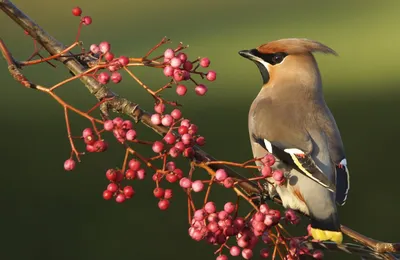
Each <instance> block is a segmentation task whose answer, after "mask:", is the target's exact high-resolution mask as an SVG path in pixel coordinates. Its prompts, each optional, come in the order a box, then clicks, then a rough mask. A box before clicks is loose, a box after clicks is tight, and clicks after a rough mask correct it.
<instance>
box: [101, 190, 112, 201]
mask: <svg viewBox="0 0 400 260" xmlns="http://www.w3.org/2000/svg"><path fill="white" fill-rule="evenodd" d="M112 196H113V193H112V192H111V191H109V190H105V191H103V199H105V200H110V199H111V198H112Z"/></svg>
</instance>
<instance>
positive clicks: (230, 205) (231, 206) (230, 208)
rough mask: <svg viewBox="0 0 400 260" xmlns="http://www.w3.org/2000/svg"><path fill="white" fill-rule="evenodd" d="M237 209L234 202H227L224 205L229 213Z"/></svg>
mask: <svg viewBox="0 0 400 260" xmlns="http://www.w3.org/2000/svg"><path fill="white" fill-rule="evenodd" d="M235 209H236V205H235V204H233V203H232V202H227V203H225V205H224V210H225V211H226V212H227V213H228V214H231V213H233V212H234V211H235Z"/></svg>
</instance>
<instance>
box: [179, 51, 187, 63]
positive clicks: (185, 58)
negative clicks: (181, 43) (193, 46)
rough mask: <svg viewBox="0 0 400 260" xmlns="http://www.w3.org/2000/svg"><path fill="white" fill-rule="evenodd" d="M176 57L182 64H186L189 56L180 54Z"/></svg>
mask: <svg viewBox="0 0 400 260" xmlns="http://www.w3.org/2000/svg"><path fill="white" fill-rule="evenodd" d="M176 57H178V58H179V59H180V60H181V61H182V62H185V61H186V60H187V58H188V57H187V55H186V53H183V52H180V53H178V54H177V55H176Z"/></svg>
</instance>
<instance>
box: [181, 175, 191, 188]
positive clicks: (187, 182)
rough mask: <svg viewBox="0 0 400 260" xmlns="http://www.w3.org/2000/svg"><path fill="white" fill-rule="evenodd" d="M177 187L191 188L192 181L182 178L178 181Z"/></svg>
mask: <svg viewBox="0 0 400 260" xmlns="http://www.w3.org/2000/svg"><path fill="white" fill-rule="evenodd" d="M179 186H181V187H182V188H184V189H188V188H190V187H191V186H192V181H191V180H189V179H188V178H186V177H184V178H182V179H181V180H180V181H179Z"/></svg>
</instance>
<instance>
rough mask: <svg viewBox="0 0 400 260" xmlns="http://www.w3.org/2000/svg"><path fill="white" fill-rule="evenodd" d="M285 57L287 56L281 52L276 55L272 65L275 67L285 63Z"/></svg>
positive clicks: (273, 57) (272, 59)
mask: <svg viewBox="0 0 400 260" xmlns="http://www.w3.org/2000/svg"><path fill="white" fill-rule="evenodd" d="M285 56H286V55H285V54H284V53H281V52H278V53H274V54H273V56H272V58H271V61H272V62H271V64H272V65H275V64H279V63H281V62H282V61H283V59H284V58H285Z"/></svg>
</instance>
